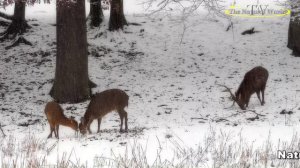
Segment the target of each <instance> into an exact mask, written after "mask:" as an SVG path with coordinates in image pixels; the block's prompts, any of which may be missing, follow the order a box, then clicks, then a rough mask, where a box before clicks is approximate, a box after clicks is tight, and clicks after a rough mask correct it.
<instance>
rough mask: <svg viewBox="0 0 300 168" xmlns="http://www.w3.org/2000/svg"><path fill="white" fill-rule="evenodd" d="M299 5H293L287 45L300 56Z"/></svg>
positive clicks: (294, 53)
mask: <svg viewBox="0 0 300 168" xmlns="http://www.w3.org/2000/svg"><path fill="white" fill-rule="evenodd" d="M298 10H299V9H298V6H295V5H294V6H292V12H291V19H290V23H289V30H288V44H287V47H288V48H290V49H291V50H293V55H294V56H298V57H299V56H300V11H298Z"/></svg>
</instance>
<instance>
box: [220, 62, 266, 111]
mask: <svg viewBox="0 0 300 168" xmlns="http://www.w3.org/2000/svg"><path fill="white" fill-rule="evenodd" d="M268 77H269V73H268V71H267V70H266V69H265V68H263V67H261V66H257V67H255V68H253V69H251V70H250V71H248V72H247V73H246V74H245V76H244V79H243V81H242V83H241V84H240V86H239V88H238V90H237V91H236V92H235V95H234V94H233V93H232V92H231V91H230V89H229V88H228V87H227V86H225V85H220V86H223V87H225V88H226V90H225V91H227V92H229V93H230V95H231V98H232V100H233V104H232V105H234V103H235V102H236V103H237V104H238V105H239V107H240V108H241V109H242V110H245V109H246V107H248V104H249V100H250V97H251V95H252V94H253V93H256V95H257V97H258V99H259V101H260V104H261V105H264V104H265V88H266V84H267V80H268ZM260 93H262V100H261V98H260Z"/></svg>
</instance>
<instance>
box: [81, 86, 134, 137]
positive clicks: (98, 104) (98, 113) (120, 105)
mask: <svg viewBox="0 0 300 168" xmlns="http://www.w3.org/2000/svg"><path fill="white" fill-rule="evenodd" d="M128 100H129V96H128V95H127V94H126V93H125V92H124V91H122V90H120V89H109V90H105V91H103V92H100V93H96V94H95V95H93V96H92V98H91V101H90V103H89V105H88V107H87V110H86V112H85V114H84V116H83V117H82V118H81V120H80V124H79V130H80V132H81V134H83V135H84V134H86V132H87V131H88V132H89V133H90V134H91V133H92V131H91V129H90V125H91V123H92V122H93V120H95V119H97V120H98V130H97V133H99V132H100V124H101V120H102V117H104V116H105V115H106V114H108V113H110V112H112V111H116V112H118V114H119V117H120V120H121V125H120V132H121V133H122V132H127V131H128V126H127V120H128V119H127V112H126V111H125V110H124V108H125V107H127V106H128ZM124 120H125V131H124V130H123V129H122V127H123V121H124Z"/></svg>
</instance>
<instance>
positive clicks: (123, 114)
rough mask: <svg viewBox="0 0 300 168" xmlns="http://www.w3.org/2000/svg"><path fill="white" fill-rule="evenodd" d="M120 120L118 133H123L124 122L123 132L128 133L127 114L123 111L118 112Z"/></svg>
mask: <svg viewBox="0 0 300 168" xmlns="http://www.w3.org/2000/svg"><path fill="white" fill-rule="evenodd" d="M118 112H119V115H120V119H121V125H120V132H123V130H122V128H123V121H124V120H125V130H124V132H127V131H128V125H127V120H128V119H127V112H126V111H125V110H124V109H121V110H119V111H118Z"/></svg>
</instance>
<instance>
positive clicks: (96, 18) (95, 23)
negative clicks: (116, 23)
mask: <svg viewBox="0 0 300 168" xmlns="http://www.w3.org/2000/svg"><path fill="white" fill-rule="evenodd" d="M90 18H91V22H90V25H91V27H99V25H100V24H101V23H102V21H103V11H102V7H101V0H91V2H90Z"/></svg>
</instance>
